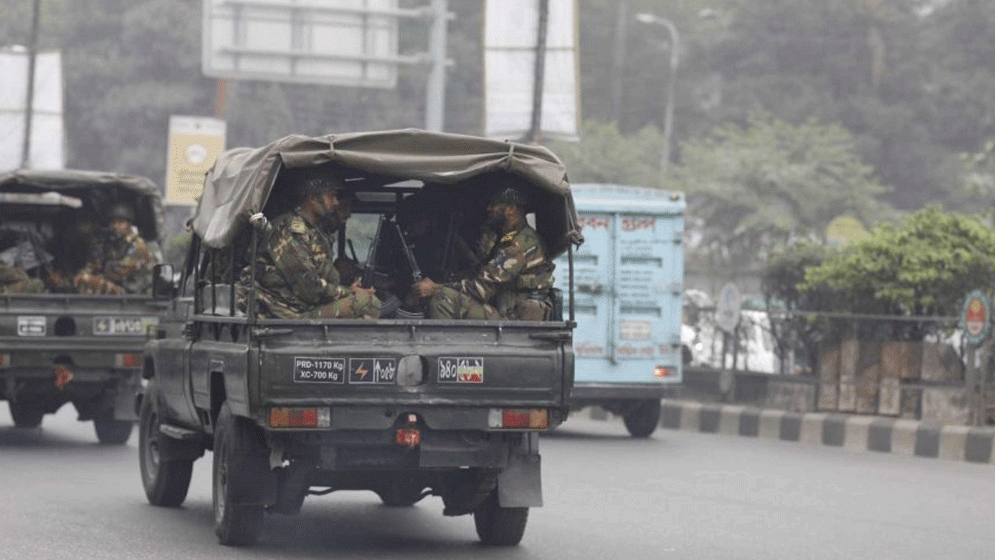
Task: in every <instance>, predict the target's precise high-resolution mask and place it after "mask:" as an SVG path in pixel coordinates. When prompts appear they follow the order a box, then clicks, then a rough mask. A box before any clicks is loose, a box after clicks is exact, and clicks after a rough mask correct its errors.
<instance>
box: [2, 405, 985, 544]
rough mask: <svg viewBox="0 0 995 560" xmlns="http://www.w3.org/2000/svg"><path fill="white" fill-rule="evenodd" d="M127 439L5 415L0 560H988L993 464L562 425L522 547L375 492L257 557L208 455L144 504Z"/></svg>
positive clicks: (340, 503) (434, 505) (316, 518)
mask: <svg viewBox="0 0 995 560" xmlns="http://www.w3.org/2000/svg"><path fill="white" fill-rule="evenodd" d="M136 440H137V438H136V436H134V435H133V436H132V439H131V441H130V442H129V443H128V445H127V446H123V447H104V446H100V445H98V444H97V443H96V437H95V436H94V434H93V430H92V427H91V425H90V424H89V423H79V422H76V421H75V416H74V411H73V410H72V408H71V407H65V408H63V409H62V410H61V411H60V412H59V414H58V415H56V416H48V417H46V419H45V423H44V424H43V427H42V429H40V430H27V431H25V430H17V429H15V428H13V427H12V423H11V420H10V417H9V415H8V413H7V411H6V405H0V472H2V473H3V477H2V478H3V484H4V490H3V500H0V558H11V559H14V558H44V559H63V558H64V559H73V560H90V559H131V558H136V559H137V558H143V559H145V558H156V559H174V558H175V559H183V560H188V559H199V558H212V559H213V558H292V559H308V558H329V557H334V558H347V559H352V558H355V559H359V558H362V559H364V560H368V559H369V558H373V557H375V558H378V559H399V558H406V559H411V558H414V559H429V558H431V559H438V558H483V559H489V558H501V559H549V558H562V559H574V558H584V559H591V560H594V559H605V560H608V559H612V560H618V559H637V560H641V559H658V558H664V559H668V558H673V559H715V560H720V559H721V560H733V559H765V560H768V559H793V560H794V559H805V560H809V559H816V560H820V559H826V560H830V559H832V560H838V559H847V560H851V559H862V558H867V559H872V558H873V559H875V560H882V559H919V558H928V559H930V560H938V559H946V558H949V559H973V558H990V557H992V555H993V554H995V532H993V531H992V530H991V520H992V519H995V500H993V499H992V496H995V476H993V475H995V472H993V469H992V467H991V466H988V465H978V464H971V463H959V462H946V461H938V460H935V459H922V458H915V457H900V456H896V455H890V454H875V453H871V452H868V453H847V452H844V451H842V450H839V449H833V448H825V447H807V446H803V445H799V444H797V443H789V442H781V441H776V440H755V439H750V438H739V437H731V436H723V435H714V434H700V433H692V432H673V431H658V432H656V434H655V435H654V437H653V438H651V439H649V440H634V439H631V438H629V437H628V436H627V434H626V432H625V430H624V428H622V427H621V425H619V424H618V423H615V422H598V421H592V420H587V419H583V418H580V417H574V418H572V419H571V420H570V421H569V422H567V424H565V425H564V426H563V427H561V428H560V429H559V430H558V431H557V432H556V433H555V434H553V435H551V436H549V437H545V438H544V439H543V442H542V446H543V463H544V464H543V478H544V480H543V484H544V493H545V501H546V506H545V507H542V508H537V509H534V510H532V511H531V517H530V520H529V526H528V528H527V530H526V533H525V538H524V539H523V541H522V544H521V545H520V546H519V547H516V548H511V549H488V548H484V547H482V546H480V545H479V544H478V543H477V541H476V534H475V533H474V530H473V521H472V519H471V518H469V517H459V518H446V517H443V516H442V515H441V512H442V505H441V501H439V500H438V499H437V498H428V499H426V500H423V501H422V502H420V503H419V504H417V505H416V506H415V507H412V508H400V509H393V508H386V507H383V506H381V505H380V503H379V500H378V499H377V497H376V496H375V495H374V494H372V493H363V492H352V493H337V494H332V495H330V496H325V497H314V498H309V500H308V501H307V502H305V505H304V510H303V511H302V512H301V514H300V515H299V516H294V517H283V516H270V517H268V518H267V520H266V526H265V529H264V531H263V534H262V538H261V541H262V542H261V544H260V545H258V546H256V547H254V548H248V549H235V548H226V547H221V546H219V545H218V544H217V541H216V540H215V537H214V535H213V533H212V531H211V492H210V490H211V489H210V460H209V459H210V455H209V454H208V455H207V456H206V457H205V458H204V459H201V460H200V461H198V462H197V463H196V465H195V468H194V479H193V483H192V486H191V489H190V494H189V497H188V498H187V502H186V504H185V505H184V507H183V508H181V509H163V508H156V507H152V506H149V505H148V504H147V503H146V501H145V496H144V494H143V493H142V489H141V484H140V482H139V476H138V464H137V448H136Z"/></svg>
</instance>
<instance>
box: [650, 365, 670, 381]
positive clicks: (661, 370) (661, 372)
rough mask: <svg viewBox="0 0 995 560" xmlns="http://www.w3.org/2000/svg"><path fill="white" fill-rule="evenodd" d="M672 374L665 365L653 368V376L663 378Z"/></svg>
mask: <svg viewBox="0 0 995 560" xmlns="http://www.w3.org/2000/svg"><path fill="white" fill-rule="evenodd" d="M669 376H670V370H669V369H667V368H665V367H663V366H656V367H655V368H653V377H656V378H659V379H662V378H664V377H669Z"/></svg>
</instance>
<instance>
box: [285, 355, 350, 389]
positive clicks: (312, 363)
mask: <svg viewBox="0 0 995 560" xmlns="http://www.w3.org/2000/svg"><path fill="white" fill-rule="evenodd" d="M294 382H295V383H345V359H344V358H320V357H316V358H311V357H307V356H296V357H294Z"/></svg>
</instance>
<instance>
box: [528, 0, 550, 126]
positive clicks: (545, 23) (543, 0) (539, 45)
mask: <svg viewBox="0 0 995 560" xmlns="http://www.w3.org/2000/svg"><path fill="white" fill-rule="evenodd" d="M548 29H549V0H539V32H538V33H537V34H536V60H535V75H534V78H533V87H532V125H531V126H530V127H529V135H528V138H526V141H527V142H532V143H535V142H538V141H539V135H540V134H541V133H542V88H543V82H544V81H545V78H546V34H547V32H548Z"/></svg>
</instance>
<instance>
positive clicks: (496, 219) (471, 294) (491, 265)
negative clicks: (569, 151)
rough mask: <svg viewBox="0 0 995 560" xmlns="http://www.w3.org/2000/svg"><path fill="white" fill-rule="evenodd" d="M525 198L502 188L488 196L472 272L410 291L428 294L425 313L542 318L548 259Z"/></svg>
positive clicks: (546, 302) (550, 275) (549, 267)
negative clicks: (528, 220)
mask: <svg viewBox="0 0 995 560" xmlns="http://www.w3.org/2000/svg"><path fill="white" fill-rule="evenodd" d="M525 205H526V199H525V196H524V195H523V194H522V192H521V191H519V190H518V189H516V188H514V187H507V188H504V189H503V190H501V191H500V192H499V193H498V194H497V195H495V196H494V197H492V198H491V200H490V201H489V202H488V206H487V216H488V220H487V222H488V223H487V225H488V226H489V227H490V229H491V230H492V231H491V232H486V233H485V234H484V235H483V237H482V240H481V247H480V252H481V255H483V256H484V258H483V259H481V260H482V262H484V265H483V266H482V268H481V269H480V271H479V272H478V273H477V274H476V276H474V277H472V278H467V279H464V280H460V281H458V282H453V283H450V284H436V283H435V282H433V281H432V280H431V279H428V278H426V279H424V280H422V281H421V282H419V283H418V284H415V286H414V289H415V291H416V293H417V294H418V295H420V296H421V297H423V298H429V302H428V316H429V317H431V318H435V319H517V320H522V321H541V320H544V319H546V318H547V317H548V316H549V312H550V310H551V309H552V303H551V301H550V299H549V289H550V288H551V287H552V286H553V263H551V262H549V260H548V259H547V258H546V251H545V249H544V248H543V244H542V240H541V239H540V238H539V234H538V233H537V232H536V230H534V229H532V228H531V227H529V225H528V224H527V223H526V221H525Z"/></svg>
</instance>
